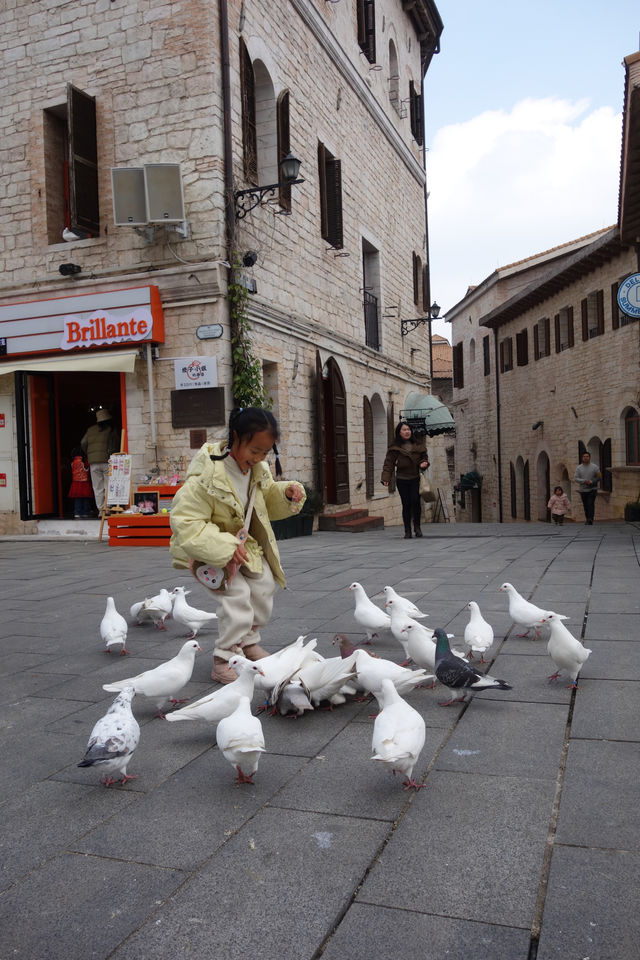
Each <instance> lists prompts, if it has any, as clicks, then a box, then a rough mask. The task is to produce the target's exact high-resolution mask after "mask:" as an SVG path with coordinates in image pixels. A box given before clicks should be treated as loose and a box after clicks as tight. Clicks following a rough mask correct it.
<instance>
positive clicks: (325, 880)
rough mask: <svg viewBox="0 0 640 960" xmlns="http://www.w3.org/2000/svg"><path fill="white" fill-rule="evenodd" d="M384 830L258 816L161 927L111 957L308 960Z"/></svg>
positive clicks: (310, 816) (317, 818)
mask: <svg viewBox="0 0 640 960" xmlns="http://www.w3.org/2000/svg"><path fill="white" fill-rule="evenodd" d="M388 830H389V824H388V823H386V822H377V821H375V820H361V819H358V818H355V817H336V816H331V815H329V814H314V813H306V812H305V813H299V812H297V811H291V810H290V811H286V812H284V811H280V810H271V809H265V810H261V811H260V812H259V813H258V814H257V815H256V816H255V817H254V818H253V820H252V821H251V822H250V823H249V824H248V825H247V826H246V827H245V828H243V829H242V830H240V831H239V832H238V833H236V834H234V836H232V837H231V838H230V839H229V840H228V842H227V843H226V844H225V845H224V846H223V847H222V848H221V849H220V850H219V851H218V853H217V854H216V855H215V856H214V857H213V858H212V859H211V860H210V861H209V862H208V863H207V864H206V865H205V866H204V867H203V869H202V870H200V871H199V873H198V874H196V875H195V876H193V877H192V879H191V880H190V882H189V883H187V884H186V885H185V887H184V888H183V889H182V890H180V891H179V892H178V893H177V894H175V896H173V897H172V899H171V901H170V902H169V903H168V904H167V905H166V907H165V908H164V909H163V911H162V921H161V923H160V924H158V923H156V922H154V921H153V919H152V920H150V921H149V922H148V923H147V924H145V925H144V926H143V927H141V928H140V929H139V930H138V931H137V932H136V933H135V934H134V935H133V936H132V937H130V938H129V940H128V941H127V942H126V943H125V944H123V945H122V946H121V947H120V948H119V949H118V950H116V951H115V953H114V954H113V956H114V958H117V960H133V958H136V960H140V958H142V957H144V958H145V960H166V957H167V945H168V944H170V946H171V953H172V955H174V956H178V957H179V956H192V957H203V958H204V957H208V958H211V960H246V957H247V951H248V950H249V951H251V950H254V949H255V954H256V956H258V955H259V956H261V957H265V958H266V957H270V958H271V957H277V958H278V960H303V958H304V960H310V958H311V957H313V956H314V954H315V953H316V952H317V951H318V950H319V948H320V946H321V945H322V943H323V942H324V940H325V939H326V937H327V936H328V935H329V934H330V933H331V932H332V930H333V928H334V926H335V923H336V920H337V918H338V917H339V916H340V915H341V914H342V913H343V912H344V910H345V909H346V908H347V906H348V904H349V902H350V901H351V898H352V897H353V894H354V893H355V890H356V889H357V887H358V884H359V883H360V881H361V879H362V877H363V876H364V873H365V871H366V869H367V867H368V865H369V863H370V862H371V860H372V859H373V858H374V857H375V856H376V853H377V851H378V850H379V848H380V845H381V844H382V842H383V840H384V838H385V837H386V835H387V833H388ZM276 880H277V882H276ZM249 914H250V916H251V920H250V929H249V928H248V927H247V922H248V915H249ZM222 917H224V922H221V918H222ZM243 931H246V935H245V934H244V933H243ZM254 941H255V948H253V947H251V946H250V944H251V943H253V942H254Z"/></svg>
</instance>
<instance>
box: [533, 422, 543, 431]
mask: <svg viewBox="0 0 640 960" xmlns="http://www.w3.org/2000/svg"><path fill="white" fill-rule="evenodd" d="M543 426H544V420H536V422H535V423H534V424H533V426H532V427H531V429H532V430H537V429H538V427H543Z"/></svg>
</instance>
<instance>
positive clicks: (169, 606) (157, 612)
mask: <svg viewBox="0 0 640 960" xmlns="http://www.w3.org/2000/svg"><path fill="white" fill-rule="evenodd" d="M172 610H173V597H172V596H171V594H170V593H169V591H168V590H166V589H165V588H164V587H162V589H161V590H160V593H157V594H156V595H155V597H147V598H146V599H145V600H141V601H140V602H139V603H134V604H133V606H132V607H131V610H130V611H129V613H130V614H131V616H132V617H135V619H136V621H137V623H138V625H139V626H140V625H142V624H143V623H146V622H148V621H151V622H152V623H153V624H154V626H155V627H156V628H157V629H158V630H166V629H167V628H166V626H165V623H164V622H165V620H166V619H167V617H168V616H169V615H170V613H171V611H172Z"/></svg>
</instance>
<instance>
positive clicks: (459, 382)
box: [453, 343, 464, 387]
mask: <svg viewBox="0 0 640 960" xmlns="http://www.w3.org/2000/svg"><path fill="white" fill-rule="evenodd" d="M453 385H454V387H464V366H463V360H462V343H456V345H455V346H454V348H453Z"/></svg>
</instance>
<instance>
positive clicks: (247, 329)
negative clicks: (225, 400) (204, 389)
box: [227, 259, 271, 408]
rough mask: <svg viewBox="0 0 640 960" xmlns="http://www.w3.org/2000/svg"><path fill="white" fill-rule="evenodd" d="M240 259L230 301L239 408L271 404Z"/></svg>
mask: <svg viewBox="0 0 640 960" xmlns="http://www.w3.org/2000/svg"><path fill="white" fill-rule="evenodd" d="M239 274H240V261H239V260H235V259H234V265H233V270H232V271H231V272H230V275H229V285H228V287H227V300H228V302H229V321H230V327H231V358H232V363H233V380H232V386H233V399H234V403H235V405H236V406H239V407H267V408H268V407H269V406H270V405H271V404H270V403H269V402H268V398H267V397H266V395H265V390H264V383H263V380H262V363H261V362H260V359H259V357H257V356H256V355H255V352H254V347H253V340H252V339H251V324H250V322H249V316H248V300H249V291H248V290H247V288H246V287H245V285H244V284H243V283H241V282H240V280H239Z"/></svg>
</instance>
